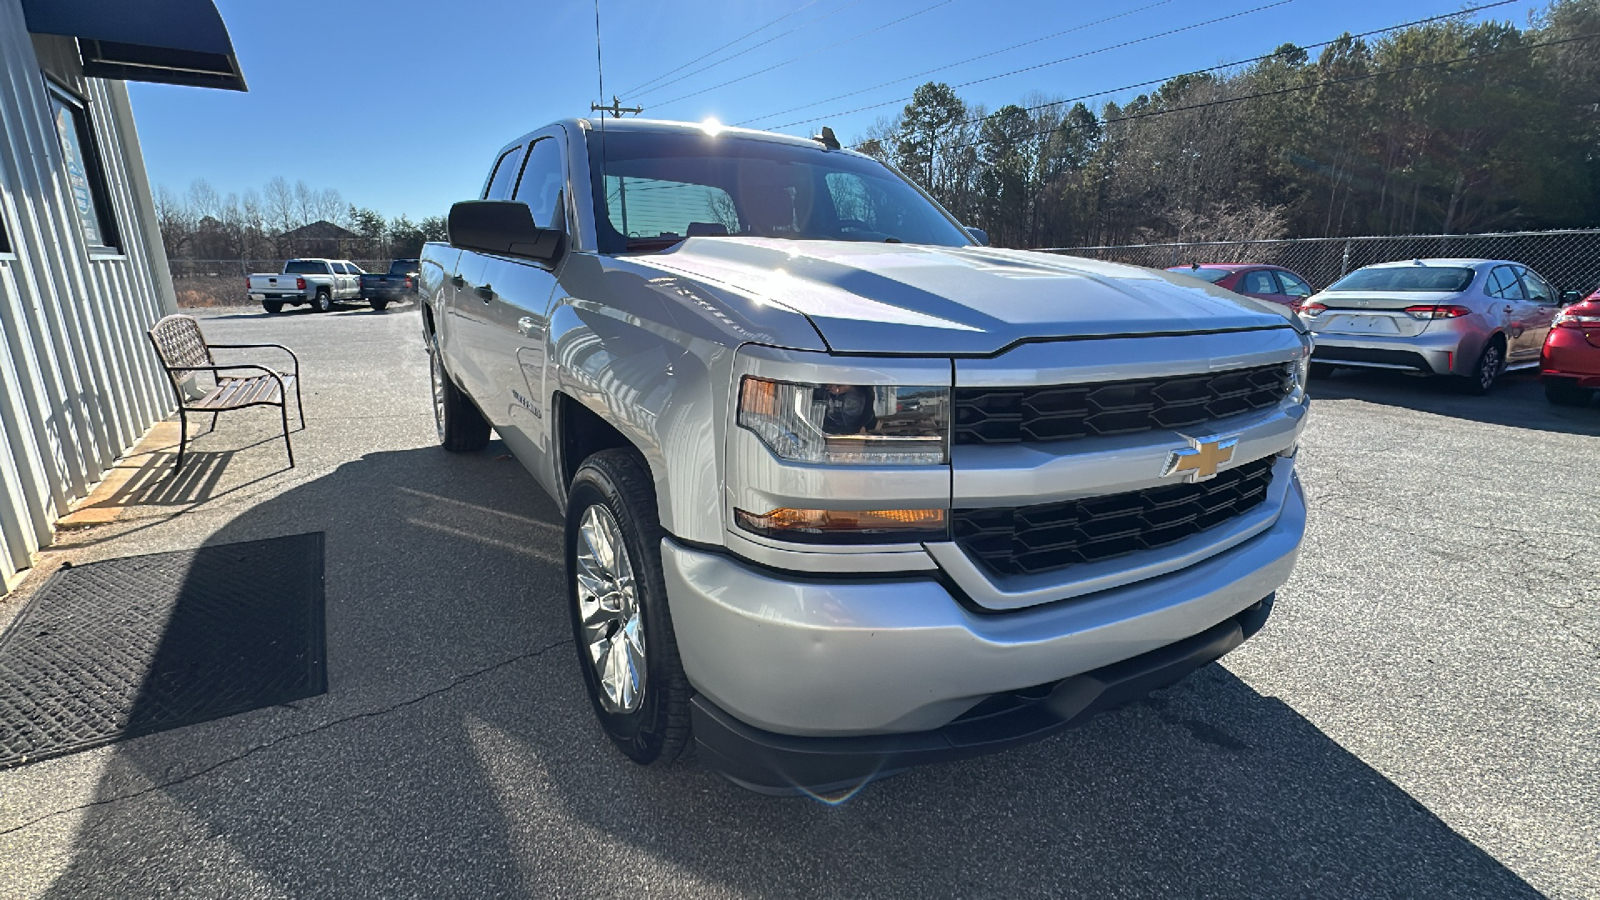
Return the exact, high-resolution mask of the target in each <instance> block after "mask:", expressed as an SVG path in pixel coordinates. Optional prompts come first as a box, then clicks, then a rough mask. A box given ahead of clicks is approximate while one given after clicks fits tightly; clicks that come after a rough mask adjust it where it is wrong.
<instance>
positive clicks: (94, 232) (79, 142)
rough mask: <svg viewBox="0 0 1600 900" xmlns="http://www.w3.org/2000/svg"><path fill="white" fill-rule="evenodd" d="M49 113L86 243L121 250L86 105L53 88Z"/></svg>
mask: <svg viewBox="0 0 1600 900" xmlns="http://www.w3.org/2000/svg"><path fill="white" fill-rule="evenodd" d="M50 112H51V116H52V117H53V118H54V120H55V126H56V136H57V138H59V139H60V141H61V155H62V156H63V157H65V159H66V163H67V190H69V191H70V192H71V193H72V205H73V207H74V208H75V209H76V210H77V212H78V221H79V223H80V224H81V225H82V226H83V236H84V238H85V240H87V241H88V242H89V245H90V246H91V247H96V248H100V249H116V248H118V247H121V246H122V242H121V239H120V238H118V236H117V225H116V220H115V218H113V217H112V215H111V195H110V193H109V192H107V191H106V180H105V172H104V171H103V170H102V169H101V168H100V155H99V153H98V152H97V151H96V149H95V143H94V132H93V131H91V130H90V128H89V112H88V110H87V109H86V108H85V107H84V105H83V101H81V100H79V99H78V98H76V97H73V96H72V95H70V94H68V93H67V92H65V91H63V90H60V89H58V88H56V87H55V86H54V85H51V87H50Z"/></svg>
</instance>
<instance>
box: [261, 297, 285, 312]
mask: <svg viewBox="0 0 1600 900" xmlns="http://www.w3.org/2000/svg"><path fill="white" fill-rule="evenodd" d="M261 308H262V309H264V310H266V311H267V312H269V313H271V314H273V315H277V314H278V313H281V312H283V301H282V300H263V301H261Z"/></svg>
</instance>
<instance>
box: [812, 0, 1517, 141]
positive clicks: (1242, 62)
mask: <svg viewBox="0 0 1600 900" xmlns="http://www.w3.org/2000/svg"><path fill="white" fill-rule="evenodd" d="M1517 2H1520V0H1496V2H1494V3H1485V4H1482V5H1481V6H1473V7H1468V8H1467V9H1460V10H1457V11H1455V12H1450V13H1441V14H1440V15H1437V16H1429V17H1427V18H1425V19H1414V20H1412V21H1410V22H1402V23H1400V24H1399V25H1390V26H1388V27H1386V28H1374V29H1373V30H1371V31H1363V32H1361V33H1360V34H1346V35H1340V36H1339V37H1336V38H1334V39H1332V40H1327V41H1318V42H1317V43H1315V44H1295V45H1294V46H1295V47H1296V48H1297V49H1299V50H1316V49H1318V48H1321V47H1328V46H1331V45H1333V44H1337V43H1339V42H1341V41H1344V40H1352V41H1357V40H1361V39H1362V38H1369V37H1372V36H1373V35H1377V34H1387V33H1389V32H1391V31H1400V30H1402V29H1405V28H1415V27H1416V26H1418V25H1429V24H1432V23H1434V22H1439V21H1442V20H1445V19H1454V18H1457V17H1459V16H1466V15H1471V14H1473V13H1475V12H1481V11H1483V10H1486V9H1493V8H1494V7H1496V6H1508V5H1510V4H1512V3H1517ZM1277 55H1278V52H1277V51H1276V50H1274V51H1273V52H1271V53H1264V54H1262V55H1260V56H1252V57H1250V58H1248V59H1238V60H1234V61H1233V62H1228V63H1221V64H1219V65H1215V66H1207V67H1206V68H1203V69H1193V70H1191V71H1188V72H1180V73H1178V74H1176V75H1167V76H1165V77H1162V78H1152V79H1150V80H1149V81H1140V82H1136V83H1134V84H1125V85H1123V86H1122V87H1116V88H1109V89H1107V90H1103V91H1095V92H1093V93H1089V94H1079V95H1078V96H1076V97H1068V98H1066V99H1065V100H1051V101H1049V102H1047V103H1039V104H1036V105H1034V106H1025V107H1023V111H1025V112H1037V111H1039V110H1041V109H1047V108H1049V107H1052V106H1065V105H1066V104H1068V103H1077V102H1079V101H1083V100H1092V99H1094V98H1096V97H1104V96H1107V95H1109V94H1120V93H1122V92H1123V91H1131V90H1137V89H1138V88H1145V87H1154V86H1155V85H1159V84H1165V83H1167V82H1169V81H1172V80H1173V79H1176V78H1184V77H1187V76H1191V75H1206V74H1210V73H1212V72H1222V71H1226V70H1228V69H1234V68H1238V67H1239V66H1248V65H1251V64H1253V63H1258V62H1265V61H1266V60H1269V59H1272V58H1273V57H1275V56H1277ZM999 114H1000V113H999V111H998V110H997V111H995V112H992V113H989V114H987V115H982V116H974V117H972V118H970V119H963V120H961V121H960V122H952V123H950V126H949V127H950V128H960V127H962V126H964V125H971V124H972V123H974V122H982V121H985V120H988V119H992V118H994V117H995V116H998V115H999ZM822 118H826V117H822ZM861 146H862V145H861V144H856V145H855V146H854V147H852V148H851V149H859V148H860V147H861Z"/></svg>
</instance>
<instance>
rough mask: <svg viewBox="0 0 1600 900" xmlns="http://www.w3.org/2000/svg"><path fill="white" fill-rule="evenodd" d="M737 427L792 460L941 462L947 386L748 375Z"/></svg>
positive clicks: (947, 430)
mask: <svg viewBox="0 0 1600 900" xmlns="http://www.w3.org/2000/svg"><path fill="white" fill-rule="evenodd" d="M739 425H740V427H742V428H747V429H749V430H750V431H752V432H754V433H755V434H756V436H757V437H759V438H761V442H762V443H763V444H766V445H767V447H768V449H770V450H771V451H772V452H773V453H775V454H777V455H778V456H779V457H780V458H782V459H787V460H793V461H795V462H809V463H831V464H854V465H873V466H925V465H942V464H943V463H944V462H945V461H946V460H947V459H949V449H948V436H949V434H950V390H949V388H944V387H898V386H895V387H891V386H886V385H878V386H867V385H851V384H794V383H791V382H787V381H769V380H768V379H765V378H755V377H753V376H748V375H747V376H745V378H744V381H743V383H742V384H741V385H740V388H739Z"/></svg>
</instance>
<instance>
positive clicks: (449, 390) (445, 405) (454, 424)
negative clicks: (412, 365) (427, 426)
mask: <svg viewBox="0 0 1600 900" xmlns="http://www.w3.org/2000/svg"><path fill="white" fill-rule="evenodd" d="M428 368H429V374H430V376H431V380H432V382H433V427H434V430H435V431H437V432H438V435H439V446H441V447H443V448H444V449H446V450H449V451H450V452H451V453H471V452H473V451H475V450H482V449H483V448H484V447H486V446H488V444H489V422H488V421H487V420H486V419H484V417H483V413H481V412H478V408H477V407H476V406H473V405H472V401H471V400H469V399H467V395H466V394H464V393H462V391H461V389H460V388H458V387H456V385H455V382H453V381H451V380H450V376H449V374H447V373H446V372H445V370H444V360H443V359H441V358H440V354H439V344H438V342H437V341H433V342H431V343H430V344H429V346H428Z"/></svg>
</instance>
